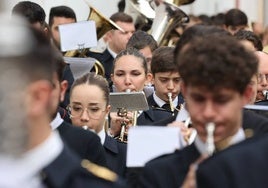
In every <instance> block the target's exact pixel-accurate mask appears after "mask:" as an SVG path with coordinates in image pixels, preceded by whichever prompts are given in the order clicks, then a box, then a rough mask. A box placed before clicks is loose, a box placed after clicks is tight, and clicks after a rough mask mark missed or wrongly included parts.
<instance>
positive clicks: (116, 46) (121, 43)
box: [107, 21, 135, 54]
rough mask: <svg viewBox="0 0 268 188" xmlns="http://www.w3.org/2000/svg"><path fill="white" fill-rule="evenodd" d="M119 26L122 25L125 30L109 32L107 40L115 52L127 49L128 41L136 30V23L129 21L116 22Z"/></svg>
mask: <svg viewBox="0 0 268 188" xmlns="http://www.w3.org/2000/svg"><path fill="white" fill-rule="evenodd" d="M115 23H116V24H117V25H118V26H119V27H121V28H122V29H123V30H124V31H125V32H122V31H120V30H112V31H110V32H108V33H107V40H108V43H109V47H110V48H111V49H112V50H113V51H114V52H115V53H117V54H118V53H119V52H121V51H122V50H124V49H126V46H127V42H128V40H129V39H130V37H131V36H132V34H133V33H134V32H135V26H134V23H127V22H120V21H118V22H115Z"/></svg>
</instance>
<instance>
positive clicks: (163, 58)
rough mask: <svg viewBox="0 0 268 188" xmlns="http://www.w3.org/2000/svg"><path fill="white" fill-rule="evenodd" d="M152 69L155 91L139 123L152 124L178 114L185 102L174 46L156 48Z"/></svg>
mask: <svg viewBox="0 0 268 188" xmlns="http://www.w3.org/2000/svg"><path fill="white" fill-rule="evenodd" d="M151 71H152V76H153V79H152V83H153V85H154V90H155V91H154V93H153V94H152V95H150V96H149V97H148V98H147V101H148V104H149V107H150V109H149V110H148V111H144V112H143V113H142V114H141V115H140V116H139V118H138V125H151V124H153V123H155V122H158V121H160V120H163V119H166V118H168V117H169V116H172V115H176V114H177V112H178V111H177V110H178V109H180V105H181V104H182V103H183V102H184V100H183V97H182V95H181V94H180V80H181V78H180V75H179V72H178V70H177V69H176V65H175V63H174V48H172V47H159V48H158V49H156V50H155V51H154V52H153V57H152V63H151ZM169 93H170V94H171V96H170V98H169V96H168V95H169ZM172 108H173V109H172ZM175 108H176V109H175ZM167 112H168V113H167Z"/></svg>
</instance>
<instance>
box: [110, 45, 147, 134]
mask: <svg viewBox="0 0 268 188" xmlns="http://www.w3.org/2000/svg"><path fill="white" fill-rule="evenodd" d="M147 73H148V68H147V64H146V60H145V57H144V56H143V55H142V54H141V53H140V52H139V51H138V50H137V49H135V48H127V49H126V50H123V51H121V52H120V53H119V54H118V55H117V56H116V58H115V60H114V64H113V67H112V74H111V79H112V81H113V83H114V86H115V89H116V91H117V92H128V91H130V92H137V91H142V90H143V88H144V85H145V83H146V81H147ZM132 116H133V114H132V113H131V112H128V114H127V117H120V116H118V115H117V114H116V113H114V112H112V113H110V118H111V121H110V132H111V134H112V135H113V136H118V135H119V133H120V130H121V124H122V122H124V123H126V124H127V126H126V129H128V128H129V126H132Z"/></svg>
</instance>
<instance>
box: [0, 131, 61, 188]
mask: <svg viewBox="0 0 268 188" xmlns="http://www.w3.org/2000/svg"><path fill="white" fill-rule="evenodd" d="M62 150H63V143H62V141H61V139H60V136H59V134H58V132H57V131H53V132H52V133H51V134H50V136H49V137H48V138H47V139H46V140H45V141H44V142H43V143H41V144H40V145H38V146H37V147H35V148H33V149H31V150H30V151H27V152H26V153H24V154H23V155H22V156H19V157H17V158H15V157H12V156H5V155H0V178H1V180H0V187H1V188H39V187H40V188H41V187H44V185H43V184H42V180H41V176H40V172H41V171H42V169H43V168H44V167H46V166H47V165H49V164H50V163H51V162H52V161H53V160H55V159H56V158H57V156H58V155H59V154H60V152H61V151H62Z"/></svg>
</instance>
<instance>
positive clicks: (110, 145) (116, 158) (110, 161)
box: [103, 134, 127, 177]
mask: <svg viewBox="0 0 268 188" xmlns="http://www.w3.org/2000/svg"><path fill="white" fill-rule="evenodd" d="M103 147H104V150H105V155H106V160H107V167H108V168H109V169H111V170H112V171H114V172H116V173H117V174H118V175H120V176H122V177H124V176H125V174H126V158H127V144H125V143H122V142H119V141H117V140H115V139H114V138H112V137H110V136H108V135H107V134H106V135H105V142H104V144H103Z"/></svg>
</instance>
